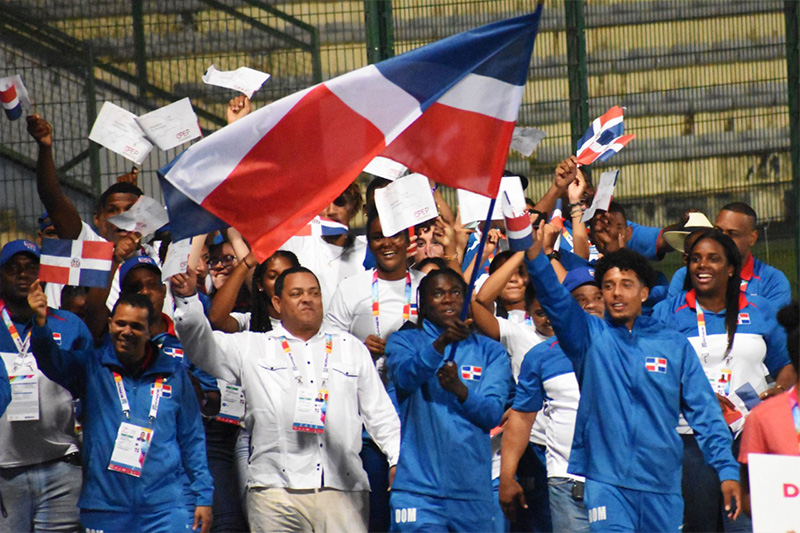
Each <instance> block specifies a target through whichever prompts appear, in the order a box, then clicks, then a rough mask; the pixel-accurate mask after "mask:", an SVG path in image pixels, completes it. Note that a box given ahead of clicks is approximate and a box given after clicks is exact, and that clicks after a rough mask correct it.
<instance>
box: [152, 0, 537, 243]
mask: <svg viewBox="0 0 800 533" xmlns="http://www.w3.org/2000/svg"><path fill="white" fill-rule="evenodd" d="M541 9H542V7H541V5H539V6H538V7H537V10H536V12H535V13H533V14H530V15H526V16H522V17H517V18H514V19H509V20H505V21H501V22H497V23H494V24H490V25H487V26H483V27H481V28H477V29H474V30H471V31H467V32H464V33H461V34H458V35H455V36H453V37H449V38H447V39H444V40H441V41H438V42H435V43H432V44H429V45H427V46H424V47H422V48H418V49H416V50H412V51H410V52H407V53H405V54H403V55H400V56H397V57H394V58H391V59H388V60H386V61H382V62H380V63H377V64H375V65H370V66H367V67H364V68H361V69H358V70H355V71H353V72H350V73H347V74H345V75H343V76H340V77H338V78H334V79H332V80H330V81H326V82H324V83H321V84H319V85H316V86H314V87H311V88H309V89H306V90H303V91H301V92H298V93H295V94H293V95H290V96H287V97H285V98H283V99H281V100H278V101H277V102H274V103H272V104H270V105H268V106H266V107H264V108H262V109H259V110H258V111H255V112H253V113H251V114H250V115H248V116H246V117H244V118H242V119H240V120H238V121H236V122H234V123H233V124H230V125H228V126H226V127H225V128H223V129H221V130H220V131H218V132H216V133H214V134H213V135H210V136H208V137H206V138H205V139H203V140H202V141H200V142H198V143H197V144H195V145H193V146H192V147H191V148H189V149H188V150H187V151H186V152H184V153H183V154H182V156H181V157H180V158H179V159H178V160H176V161H174V162H173V163H172V164H171V165H170V166H169V167H166V168H165V169H162V172H161V174H162V175H163V178H164V179H162V184H163V185H164V194H165V199H166V201H167V207H168V209H169V212H170V224H171V227H172V231H173V237H174V238H175V239H182V238H184V237H188V236H191V235H195V234H199V233H202V232H204V231H207V230H208V229H211V228H212V227H213V224H212V222H216V223H219V222H220V220H222V221H224V222H225V223H228V224H230V225H231V226H234V227H235V228H236V229H238V230H239V231H240V232H241V233H242V235H244V237H245V238H246V239H247V240H248V241H249V242H250V244H251V246H252V247H253V249H254V251H255V252H256V254H257V255H258V256H259V257H260V258H261V259H264V258H265V257H267V256H268V255H269V254H271V253H272V252H273V251H274V250H276V249H277V248H278V247H279V246H280V245H281V244H283V242H284V241H286V239H287V238H288V237H290V236H292V235H295V234H296V233H297V232H298V231H299V230H300V229H301V228H302V227H303V226H304V225H305V224H306V222H308V221H309V220H311V219H312V218H313V217H314V216H316V215H318V214H319V213H320V212H321V211H322V209H323V208H324V207H325V206H326V205H328V204H329V203H330V202H331V201H333V200H334V199H335V198H336V197H337V196H338V195H339V194H340V193H341V192H342V191H343V190H344V189H345V188H346V187H347V186H348V185H349V184H350V183H351V182H352V181H353V180H354V179H355V178H356V177H357V176H358V174H359V173H360V172H361V170H362V169H363V168H364V167H365V166H367V164H368V163H369V162H370V161H371V160H372V159H373V158H374V157H376V156H378V155H381V156H384V157H388V158H390V159H393V160H395V161H397V162H399V163H402V164H403V165H405V166H407V167H409V168H410V169H413V170H414V171H415V172H420V173H422V174H424V175H426V176H428V177H430V178H432V179H433V180H435V181H437V182H439V183H443V184H446V185H450V186H453V187H458V188H462V189H467V190H470V191H473V192H476V193H479V194H484V195H487V196H491V197H494V196H496V195H497V191H498V188H499V185H500V178H501V177H502V175H503V169H504V167H505V163H506V157H507V156H508V146H509V144H510V142H511V137H512V135H513V131H514V124H515V122H516V119H517V113H518V111H519V106H520V103H521V101H522V96H523V91H524V88H525V82H526V79H527V74H528V67H529V63H530V58H531V53H532V52H533V43H534V39H535V37H536V32H537V29H538V25H539V18H540V15H541ZM198 208H201V210H198ZM202 210H205V211H207V212H208V213H210V214H211V218H208V216H206V218H205V219H204V218H203V216H202ZM214 217H216V218H214ZM205 222H208V224H205Z"/></svg>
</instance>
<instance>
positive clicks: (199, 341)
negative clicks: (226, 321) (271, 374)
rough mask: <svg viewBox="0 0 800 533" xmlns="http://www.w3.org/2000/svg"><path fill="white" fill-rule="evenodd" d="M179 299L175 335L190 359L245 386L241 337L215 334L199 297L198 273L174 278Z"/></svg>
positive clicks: (176, 300) (191, 272) (226, 379)
mask: <svg viewBox="0 0 800 533" xmlns="http://www.w3.org/2000/svg"><path fill="white" fill-rule="evenodd" d="M169 281H170V288H171V289H172V295H173V296H174V298H175V332H176V333H177V334H178V338H179V339H180V341H181V343H182V344H183V348H184V350H185V352H186V355H187V356H188V357H189V360H190V361H191V362H192V363H194V364H196V365H197V366H198V367H199V368H200V369H201V370H204V371H205V372H208V373H209V374H211V375H212V376H214V377H216V378H219V379H222V380H225V381H227V382H228V383H232V384H234V385H241V383H242V380H241V378H242V376H241V371H242V363H241V361H242V354H241V351H240V348H239V344H238V343H237V342H236V337H237V335H232V334H230V333H221V332H214V331H212V330H211V324H210V323H209V322H208V319H206V316H205V314H203V304H202V303H201V302H200V299H199V298H198V296H197V276H196V275H195V274H194V271H190V272H189V273H186V274H176V275H174V276H172V277H171V278H170V280H169Z"/></svg>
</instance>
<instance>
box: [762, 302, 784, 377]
mask: <svg viewBox="0 0 800 533" xmlns="http://www.w3.org/2000/svg"><path fill="white" fill-rule="evenodd" d="M758 310H759V312H760V313H759V314H760V315H761V318H762V320H764V322H765V328H764V342H765V343H766V344H767V355H766V357H765V358H764V366H766V367H767V370H769V374H770V375H771V376H772V377H773V378H777V377H778V374H779V373H780V371H781V370H782V369H783V367H785V366H786V365H790V364H791V361H790V360H789V350H788V349H787V347H786V330H785V329H784V328H783V326H781V325H780V324H779V323H778V319H777V318H776V314H777V313H776V311H775V309H774V308H773V307H772V305H771V304H770V302H768V301H766V300H765V299H764V298H759V301H758Z"/></svg>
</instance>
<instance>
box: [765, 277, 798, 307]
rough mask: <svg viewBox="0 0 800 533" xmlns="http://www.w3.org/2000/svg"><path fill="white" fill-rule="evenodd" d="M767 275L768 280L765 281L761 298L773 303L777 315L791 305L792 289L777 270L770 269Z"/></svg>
mask: <svg viewBox="0 0 800 533" xmlns="http://www.w3.org/2000/svg"><path fill="white" fill-rule="evenodd" d="M765 274H768V275H767V276H765V277H766V278H767V279H765V280H763V281H764V283H763V286H764V290H763V294H762V295H761V296H763V297H764V298H766V299H768V300H769V301H770V302H772V305H773V306H774V309H773V310H774V311H775V312H776V313H777V312H778V310H780V309H782V308H783V307H784V306H787V305H789V303H791V301H792V288H791V287H790V286H789V280H788V279H786V276H785V275H784V274H783V272H781V271H780V270H778V269H777V268H773V267H770V268H769V270H767V272H765Z"/></svg>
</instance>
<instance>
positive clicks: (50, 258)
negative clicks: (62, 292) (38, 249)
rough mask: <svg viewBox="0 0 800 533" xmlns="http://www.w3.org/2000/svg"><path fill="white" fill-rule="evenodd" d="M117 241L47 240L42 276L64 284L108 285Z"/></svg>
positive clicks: (42, 279)
mask: <svg viewBox="0 0 800 533" xmlns="http://www.w3.org/2000/svg"><path fill="white" fill-rule="evenodd" d="M113 254H114V244H113V243H110V242H94V241H68V240H60V239H44V240H43V241H42V256H41V259H40V262H39V279H40V280H41V281H49V282H52V283H60V284H62V285H80V286H82V287H107V286H108V280H109V275H110V274H111V258H112V256H113Z"/></svg>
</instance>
